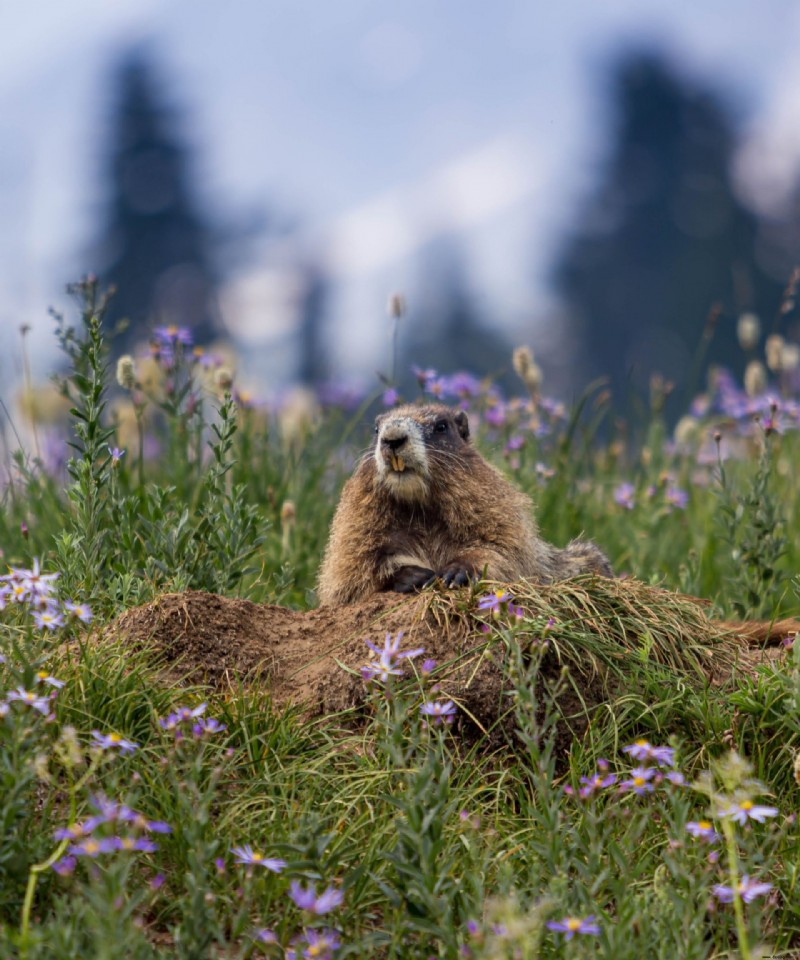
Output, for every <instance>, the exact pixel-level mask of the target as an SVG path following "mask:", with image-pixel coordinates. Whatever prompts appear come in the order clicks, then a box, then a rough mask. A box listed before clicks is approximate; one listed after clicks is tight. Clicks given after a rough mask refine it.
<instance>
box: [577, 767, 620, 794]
mask: <svg viewBox="0 0 800 960" xmlns="http://www.w3.org/2000/svg"><path fill="white" fill-rule="evenodd" d="M616 782H617V776H616V774H614V773H607V772H606V771H605V770H598V772H597V773H593V774H592V775H591V777H581V783H582V784H583V786H582V787H581V788H580V790H579V791H578V796H579V797H580V798H581V800H587V799H588V798H589V797H593V796H594V795H595V794H596V793H599V792H600V791H601V790H605V789H606V788H607V787H612V786H613V785H614V784H615V783H616Z"/></svg>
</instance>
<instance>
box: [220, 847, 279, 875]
mask: <svg viewBox="0 0 800 960" xmlns="http://www.w3.org/2000/svg"><path fill="white" fill-rule="evenodd" d="M231 853H232V854H233V855H234V856H235V857H236V861H235V862H236V863H242V864H244V865H245V866H248V867H265V868H266V869H267V870H271V871H272V872H273V873H280V872H281V870H283V868H284V867H285V866H286V861H285V860H279V859H277V858H274V857H273V858H270V857H265V856H264V854H263V853H258V851H256V850H253V848H252V847H251V846H250V844H249V843H246V844H245V845H244V846H242V847H231Z"/></svg>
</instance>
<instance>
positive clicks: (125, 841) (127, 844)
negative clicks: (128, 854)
mask: <svg viewBox="0 0 800 960" xmlns="http://www.w3.org/2000/svg"><path fill="white" fill-rule="evenodd" d="M134 844H135V841H134V840H133V838H132V837H123V838H122V843H121V846H122V849H123V850H133V847H134Z"/></svg>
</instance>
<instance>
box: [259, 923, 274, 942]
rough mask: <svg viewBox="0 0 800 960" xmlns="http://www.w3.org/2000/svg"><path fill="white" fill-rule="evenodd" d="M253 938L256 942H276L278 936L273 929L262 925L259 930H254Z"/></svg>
mask: <svg viewBox="0 0 800 960" xmlns="http://www.w3.org/2000/svg"><path fill="white" fill-rule="evenodd" d="M255 940H256V941H257V942H258V943H277V942H278V938H277V936H276V935H275V933H274V931H272V930H270V929H268V928H267V927H263V928H262V929H261V930H256V932H255Z"/></svg>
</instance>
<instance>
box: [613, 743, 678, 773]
mask: <svg viewBox="0 0 800 960" xmlns="http://www.w3.org/2000/svg"><path fill="white" fill-rule="evenodd" d="M622 752H623V753H628V754H630V755H631V757H633V759H634V760H638V761H639V763H657V764H658V765H659V766H660V767H672V766H674V765H675V750H674V749H673V748H672V747H654V746H653V745H652V744H651V743H649V742H648V741H647V740H637V741H636V742H635V743H632V744H630V746H627V747H623V748H622Z"/></svg>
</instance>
